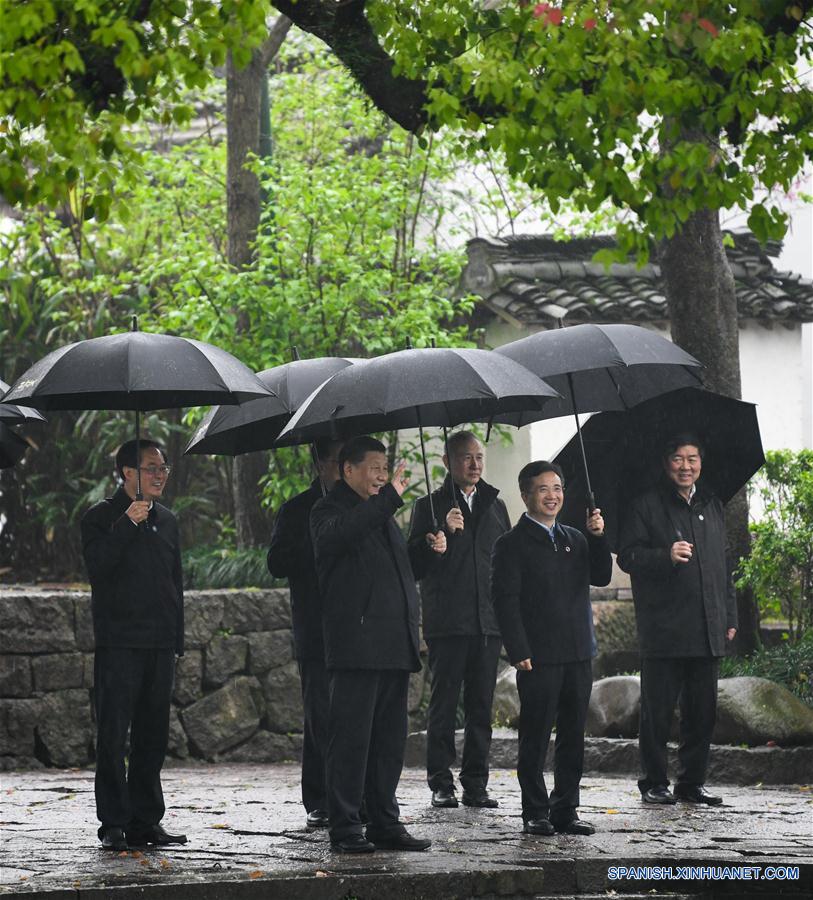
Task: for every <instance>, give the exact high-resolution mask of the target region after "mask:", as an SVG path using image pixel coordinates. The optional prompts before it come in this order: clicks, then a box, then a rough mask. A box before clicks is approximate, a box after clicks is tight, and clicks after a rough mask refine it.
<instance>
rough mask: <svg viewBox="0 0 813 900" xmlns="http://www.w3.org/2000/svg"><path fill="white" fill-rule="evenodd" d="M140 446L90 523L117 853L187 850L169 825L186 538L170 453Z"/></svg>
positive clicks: (107, 803)
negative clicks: (168, 763)
mask: <svg viewBox="0 0 813 900" xmlns="http://www.w3.org/2000/svg"><path fill="white" fill-rule="evenodd" d="M139 449H140V460H138V461H137V455H139V453H138V451H137V449H136V442H135V441H127V443H125V444H122V446H121V447H120V448H119V450H118V452H117V453H116V469H117V471H118V474H119V478H120V479H121V484H120V486H119V488H118V490H117V491H116V492H115V493H114V494H113V496H112V497H108V498H107V499H106V500H102V501H101V502H100V503H97V504H96V505H95V506H93V507H91V509H89V510H88V511H87V513H85V515H84V517H83V519H82V554H83V556H84V559H85V565H86V567H87V571H88V577H89V579H90V586H91V592H92V593H91V606H92V610H93V631H94V636H95V644H96V652H95V657H94V697H95V705H96V732H97V734H96V814H97V816H98V818H99V821H100V822H101V826H100V828H99V838H100V840H101V842H102V848H103V849H105V850H117V851H121V850H127V849H128V848H130V847H144V846H147V845H155V846H163V845H166V844H185V843H186V836H185V835H182V834H168V833H167V832H166V831H165V830H164V829H163V828H162V827H161V825H160V821H161V818H162V817H163V815H164V811H165V807H164V796H163V792H162V790H161V767H162V766H163V763H164V757H165V755H166V750H167V744H168V741H169V711H170V701H171V697H172V685H173V680H174V672H175V656H176V654H177V655H178V656H182V655H183V646H184V618H183V579H182V575H181V550H180V538H179V534H178V523H177V521H176V519H175V516H174V515H173V514H172V513H171V512H170V511H169V510H168V509H167V508H166V507H165V506H162V505H161V503H159V500H160V499H161V497H162V495H163V493H164V488H165V487H166V484H167V478H168V477H169V473H170V467H169V466H168V465H167V464H166V458H165V456H164V452H163V450H162V449H161V447H160V445H159V444H157V443H156V442H155V441H151V440H142V441H140V442H139ZM137 466H138V468H137ZM139 470H140V472H139ZM139 475H140V479H139ZM139 482H140V483H139ZM139 487H140V489H141V492H140V494H139V490H138V489H139ZM128 732H129V736H130V741H129V754H128V753H127V735H128ZM125 755H128V756H129V760H128V764H127V765H126V766H125Z"/></svg>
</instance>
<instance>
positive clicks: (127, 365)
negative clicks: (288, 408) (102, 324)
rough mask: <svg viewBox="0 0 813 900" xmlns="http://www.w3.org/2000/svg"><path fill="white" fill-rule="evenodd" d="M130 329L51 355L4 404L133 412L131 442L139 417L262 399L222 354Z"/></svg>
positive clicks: (244, 370)
mask: <svg viewBox="0 0 813 900" xmlns="http://www.w3.org/2000/svg"><path fill="white" fill-rule="evenodd" d="M137 328H138V325H137V321H136V318H135V316H133V330H132V331H127V332H124V333H122V334H113V335H108V336H106V337H99V338H91V339H90V340H86V341H79V342H77V343H75V344H68V345H67V346H65V347H60V348H59V349H58V350H54V351H53V353H49V354H48V355H47V356H45V357H43V358H42V359H41V360H39V362H36V363H34V365H33V366H31V368H30V369H28V371H27V372H25V373H24V374H23V375H22V376H21V377H20V378H18V379H17V381H16V382H15V383H14V385H13V386H12V388H11V390H10V391H9V392H8V394H7V395H6V396H5V397H4V398H3V400H4V402H7V403H16V404H19V405H22V406H33V407H35V408H36V409H45V410H53V409H61V410H66V409H124V410H135V413H136V417H135V425H136V429H135V430H136V440H138V439H139V436H140V418H139V414H140V413H142V412H146V411H148V410H153V409H173V408H177V407H184V406H209V405H211V404H214V403H240V402H242V401H245V400H252V399H254V398H256V397H266V396H268V395H269V391H268V388H266V387H265V385H263V384H262V382H260V381H259V380H258V379H257V377H256V376H255V375H254V373H253V372H252V371H251V370H250V369H249V368H248V367H247V366H245V365H243V363H241V362H240V360H238V359H237V358H236V357H234V356H232V355H231V354H230V353H227V352H226V351H225V350H221V349H220V348H219V347H215V346H213V345H212V344H205V343H203V342H202V341H195V340H192V339H191V338H182V337H175V336H173V335H168V334H154V333H150V332H143V331H138V330H137ZM138 494H139V495H140V494H141V472H140V469H139V470H138Z"/></svg>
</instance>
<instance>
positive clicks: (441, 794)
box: [432, 790, 457, 809]
mask: <svg viewBox="0 0 813 900" xmlns="http://www.w3.org/2000/svg"><path fill="white" fill-rule="evenodd" d="M432 806H437V807H438V808H440V809H457V797H455V794H454V790H450V791H448V790H439V791H432Z"/></svg>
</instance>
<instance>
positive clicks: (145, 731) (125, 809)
mask: <svg viewBox="0 0 813 900" xmlns="http://www.w3.org/2000/svg"><path fill="white" fill-rule="evenodd" d="M93 672H94V696H95V704H96V815H97V817H98V819H99V821H100V822H101V823H102V827H105V826H108V825H117V826H120V827H121V828H127V827H131V828H132V827H135V828H137V827H139V826H144V825H156V824H157V823H158V822H160V821H161V818H162V817H163V815H164V811H165V807H164V794H163V791H162V790H161V767H162V766H163V764H164V757H165V756H166V752H167V743H168V742H169V709H170V701H171V698H172V685H173V682H174V678H175V652H174V650H171V649H161V650H137V649H132V648H129V647H99V648H98V649H97V650H96V654H95V657H94V669H93ZM128 731H129V733H130V751H129V764H128V765H127V767H126V769H125V764H124V758H125V754H126V753H127V733H128ZM100 831H101V829H100Z"/></svg>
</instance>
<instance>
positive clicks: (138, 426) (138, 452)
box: [133, 316, 144, 500]
mask: <svg viewBox="0 0 813 900" xmlns="http://www.w3.org/2000/svg"><path fill="white" fill-rule="evenodd" d="M133 318H135V316H133ZM134 330H135V329H134ZM135 414H136V429H135V431H136V446H135V451H136V495H135V498H136V500H143V499H144V495H143V494H142V493H141V413H140V412H139V411H138V410H136V411H135Z"/></svg>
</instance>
